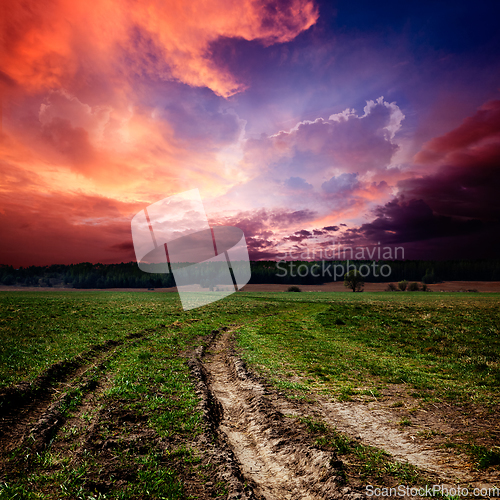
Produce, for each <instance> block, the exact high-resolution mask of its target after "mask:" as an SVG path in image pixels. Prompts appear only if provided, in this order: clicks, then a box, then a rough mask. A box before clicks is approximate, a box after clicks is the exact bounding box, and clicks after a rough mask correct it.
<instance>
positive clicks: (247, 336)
mask: <svg viewBox="0 0 500 500" xmlns="http://www.w3.org/2000/svg"><path fill="white" fill-rule="evenodd" d="M499 303H500V295H498V294H478V293H474V294H466V293H461V294H456V293H412V294H410V293H397V294H395V293H371V294H370V293H357V294H354V293H314V292H312V293H309V292H308V293H289V294H288V293H237V294H234V295H233V296H231V297H229V298H227V299H225V300H223V301H220V302H216V303H213V304H210V305H208V306H205V307H203V308H200V309H195V310H192V311H188V312H184V311H183V310H182V308H181V305H180V301H179V299H178V296H177V294H173V293H163V294H161V293H139V292H134V293H131V292H34V293H30V292H1V293H0V349H1V350H0V367H1V368H0V389H1V388H4V389H5V388H6V387H9V386H11V385H13V384H17V383H19V382H31V381H33V380H35V379H36V378H37V377H38V376H40V374H43V373H44V371H45V370H47V369H48V368H49V367H50V366H51V365H53V364H54V363H56V362H60V361H64V360H71V359H73V358H75V356H77V355H79V354H82V353H83V354H84V353H86V352H88V351H89V349H91V348H93V347H95V346H98V345H102V344H104V343H105V342H106V341H109V340H116V341H120V342H122V344H121V347H120V348H119V349H117V351H116V353H115V355H113V356H110V357H109V358H106V359H105V360H104V362H103V363H102V364H101V365H99V366H96V367H94V368H93V370H94V371H95V379H96V381H98V380H100V381H101V382H96V384H101V385H100V386H101V388H102V391H101V393H100V394H99V399H98V401H97V403H96V404H95V408H94V409H92V408H91V409H90V410H89V411H86V412H83V413H82V411H81V408H80V407H81V405H82V404H83V403H82V402H83V401H84V400H85V391H83V392H82V391H80V392H79V390H77V389H75V388H74V387H72V388H68V394H69V395H68V398H67V401H68V403H67V404H66V406H65V407H64V412H65V416H66V422H72V421H74V420H75V419H76V418H80V419H82V418H83V419H85V421H86V422H87V424H88V425H91V424H92V422H93V421H94V420H95V419H96V416H97V414H98V413H99V411H102V410H103V409H104V408H106V407H111V408H118V407H119V408H121V409H122V410H123V409H124V410H126V411H127V412H130V413H131V414H133V415H140V418H141V419H142V421H143V422H144V423H145V424H146V425H147V426H148V427H150V428H151V429H153V430H154V432H155V433H156V436H159V439H163V440H168V441H169V442H170V443H171V447H170V448H169V449H170V450H171V451H170V452H169V453H167V454H165V453H164V452H159V451H158V447H151V448H149V449H146V450H143V451H141V453H139V454H138V453H135V452H134V453H133V452H132V451H131V450H130V449H128V448H127V447H126V446H121V445H117V446H116V447H114V448H113V450H112V452H113V453H115V454H116V458H115V460H116V464H117V466H116V470H117V471H118V472H116V477H117V478H120V477H126V474H125V473H124V471H125V472H126V471H129V472H130V474H133V475H134V477H135V478H136V479H137V480H136V481H135V482H134V485H133V486H131V485H125V486H124V485H123V484H121V483H120V486H119V487H118V486H116V488H114V487H111V489H110V490H109V492H107V493H106V494H104V493H100V492H98V491H95V492H93V493H89V492H91V491H92V480H93V479H92V478H97V477H98V476H99V474H100V473H99V470H100V468H101V469H102V468H103V465H102V463H101V462H100V458H99V456H98V454H96V453H93V452H92V450H89V451H88V453H87V454H86V455H85V454H84V455H82V454H79V455H78V457H76V458H75V457H73V456H72V455H71V451H72V448H71V447H76V446H77V443H79V441H78V439H79V435H81V436H83V431H82V430H81V429H79V428H78V426H75V428H72V427H71V426H69V425H68V424H66V425H65V426H64V427H63V428H62V429H61V432H59V434H58V435H57V436H56V437H55V438H54V440H53V442H52V443H51V446H49V448H47V449H46V450H44V451H40V452H36V453H35V452H33V453H32V454H31V455H29V456H26V455H25V450H24V449H22V448H16V449H14V450H12V451H11V452H10V454H9V456H8V457H7V458H6V457H4V459H5V460H6V461H7V467H6V469H5V470H4V472H3V473H2V480H1V485H0V498H75V499H76V498H85V499H90V498H123V499H125V498H146V497H147V498H183V484H182V479H181V477H184V476H183V475H185V473H186V471H190V473H191V474H194V476H196V478H197V480H198V481H200V482H201V483H203V482H204V481H208V478H209V476H210V470H211V469H210V466H207V465H206V461H205V462H204V461H203V450H201V449H196V448H193V447H192V446H191V445H190V444H189V443H191V442H192V439H193V436H196V435H197V434H199V433H200V432H201V430H202V426H201V416H200V414H199V412H198V410H197V404H198V398H197V396H196V394H195V391H194V386H193V383H192V381H191V380H190V378H189V369H188V366H187V360H186V356H185V353H186V352H188V351H189V350H192V349H194V348H195V347H196V346H198V345H200V344H202V343H203V342H204V339H205V338H206V336H207V335H208V334H210V333H211V332H212V330H214V329H218V328H220V327H223V326H229V325H231V328H232V329H234V330H235V331H237V332H238V333H237V334H236V336H235V337H236V342H237V349H238V350H239V352H240V354H241V356H242V357H243V358H244V359H245V360H246V361H247V363H248V364H249V365H250V366H251V367H253V368H254V369H255V370H257V371H258V372H259V373H261V374H262V375H263V376H265V377H266V378H267V379H268V380H270V381H271V383H272V384H274V385H275V386H276V387H277V388H279V389H280V390H282V391H284V392H285V393H288V394H289V395H290V397H299V398H300V397H302V396H301V395H303V397H307V395H308V394H310V393H313V392H318V393H321V394H323V395H325V396H327V397H331V398H332V399H333V400H336V401H349V400H352V399H358V400H362V399H363V398H367V399H373V398H376V397H379V396H380V394H381V393H382V392H383V391H384V389H385V388H387V387H388V386H390V385H391V384H400V385H401V384H403V385H404V386H405V387H407V388H408V391H409V393H410V394H411V395H412V397H413V398H417V399H418V400H419V401H421V402H422V404H426V403H428V402H434V403H435V402H440V401H445V402H447V403H448V404H472V405H478V406H480V407H481V408H485V409H490V410H491V411H494V409H495V408H497V406H498V404H499V403H500V309H499ZM134 334H135V335H136V336H137V338H136V340H134V341H131V340H130V339H131V338H132V339H133V338H134V337H133V335H134ZM131 335H132V337H131ZM85 376H87V377H88V374H86V375H85ZM92 376H94V375H92ZM98 386H99V385H98ZM79 408H80V410H79ZM72 419H73V420H72ZM110 422H111V423H110V424H109V425H108V426H107V427H106V426H104V425H103V426H101V427H99V433H100V434H99V436H100V437H99V438H100V439H102V440H106V439H109V438H110V436H112V435H113V432H117V431H116V428H115V427H114V425H115V424H116V422H113V421H112V419H111V420H110ZM130 432H132V430H130ZM81 436H80V437H81ZM82 439H83V438H82ZM332 439H333V438H332ZM334 441H335V442H337V444H338V443H339V442H341V441H342V440H339V439H338V438H336V440H333V441H332V442H334ZM344 443H345V442H344ZM80 444H81V442H80ZM486 452H487V453H493V458H494V459H495V453H496V452H494V451H491V450H485V453H486ZM483 455H484V453H483ZM493 463H494V462H493ZM487 465H488V464H487ZM117 484H119V483H117ZM218 488H219V489H218V490H217V491H218V492H219V493H218V494H220V495H224V492H225V490H224V485H223V484H221V485H220V486H218ZM54 492H57V493H54ZM16 495H17V496H16Z"/></svg>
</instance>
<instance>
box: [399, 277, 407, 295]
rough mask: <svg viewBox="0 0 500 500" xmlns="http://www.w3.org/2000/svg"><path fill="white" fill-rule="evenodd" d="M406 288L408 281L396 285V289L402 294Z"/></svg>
mask: <svg viewBox="0 0 500 500" xmlns="http://www.w3.org/2000/svg"><path fill="white" fill-rule="evenodd" d="M407 286H408V281H406V280H403V281H400V282H399V283H398V288H399V289H400V290H401V291H402V292H404V291H405V290H406V287H407Z"/></svg>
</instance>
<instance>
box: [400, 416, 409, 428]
mask: <svg viewBox="0 0 500 500" xmlns="http://www.w3.org/2000/svg"><path fill="white" fill-rule="evenodd" d="M399 425H401V426H402V427H408V426H409V425H412V422H411V420H410V419H409V418H406V417H403V418H402V419H401V420H400V421H399Z"/></svg>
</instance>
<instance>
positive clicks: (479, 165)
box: [344, 101, 500, 257]
mask: <svg viewBox="0 0 500 500" xmlns="http://www.w3.org/2000/svg"><path fill="white" fill-rule="evenodd" d="M416 161H418V162H420V163H424V164H425V165H428V163H426V162H429V163H433V164H434V170H435V171H434V173H431V174H428V175H425V176H423V177H416V178H410V179H405V180H403V181H400V182H399V183H398V187H399V196H398V197H397V198H395V199H394V200H393V201H391V202H389V203H387V204H385V205H384V206H380V207H378V208H377V209H375V210H374V215H375V219H374V220H373V221H371V222H369V223H366V224H362V225H361V226H360V227H359V228H357V229H352V230H349V231H347V232H346V234H345V236H344V241H345V242H349V241H356V240H358V241H360V240H364V241H368V242H377V241H380V242H382V243H386V244H398V243H409V242H426V241H428V240H437V239H440V240H442V239H443V238H444V239H447V240H448V241H455V244H454V246H452V248H449V249H448V247H449V245H450V243H448V244H447V245H446V248H447V249H448V250H446V251H443V252H441V254H442V256H443V257H446V255H447V256H448V257H450V256H451V255H456V254H457V248H458V249H459V248H463V245H464V242H465V243H468V245H469V246H470V241H471V240H468V241H467V240H464V238H463V236H467V235H473V234H474V235H475V238H477V242H478V245H477V248H476V250H475V254H476V255H483V256H487V255H489V256H494V255H496V253H497V250H496V248H497V245H498V243H499V242H500V236H499V230H500V198H499V196H498V193H499V192H500V101H494V102H489V103H487V104H485V105H484V106H482V107H481V108H480V109H479V110H478V111H477V113H476V114H475V115H474V116H472V117H470V118H467V119H466V120H464V122H463V123H462V125H460V126H459V127H457V128H456V129H455V130H452V131H451V132H449V133H447V134H445V135H444V136H441V137H437V138H435V139H433V140H431V141H430V142H428V143H427V144H425V145H424V147H423V148H422V151H420V152H419V153H418V154H417V155H416ZM436 164H437V165H436ZM419 251H420V252H421V253H422V252H424V247H420V248H419ZM446 252H448V253H447V254H446ZM469 253H472V250H471V252H469Z"/></svg>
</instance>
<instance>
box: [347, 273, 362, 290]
mask: <svg viewBox="0 0 500 500" xmlns="http://www.w3.org/2000/svg"><path fill="white" fill-rule="evenodd" d="M364 285H365V282H364V280H363V277H362V276H361V273H360V272H359V271H358V270H357V269H352V270H351V271H349V272H348V273H346V274H344V286H345V287H346V288H350V289H351V290H352V291H353V292H362V291H363V286H364Z"/></svg>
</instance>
